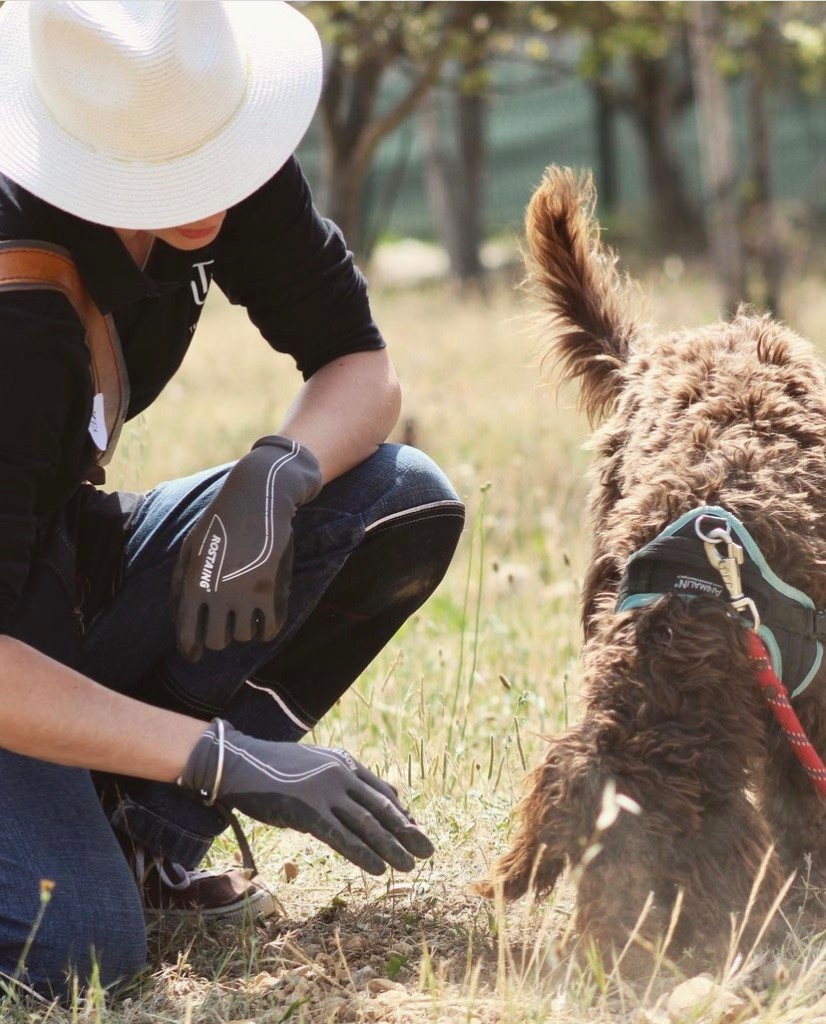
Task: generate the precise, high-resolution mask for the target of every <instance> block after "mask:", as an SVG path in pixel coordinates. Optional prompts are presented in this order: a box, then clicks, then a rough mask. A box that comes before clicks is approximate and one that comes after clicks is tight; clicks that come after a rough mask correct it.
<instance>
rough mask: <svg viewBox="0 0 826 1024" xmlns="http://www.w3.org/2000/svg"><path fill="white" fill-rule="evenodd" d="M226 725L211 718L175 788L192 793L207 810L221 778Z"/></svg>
mask: <svg viewBox="0 0 826 1024" xmlns="http://www.w3.org/2000/svg"><path fill="white" fill-rule="evenodd" d="M226 729H227V725H226V723H225V722H224V721H223V719H221V718H214V719H213V720H212V721H211V722H210V723H209V728H208V729H207V730H206V732H204V734H203V735H202V736H201V738H200V739H199V740H198V742H197V743H196V744H195V746H194V748H193V750H192V753H191V754H190V755H189V759H188V760H187V762H186V765H185V766H184V770H183V772H182V773H181V777H180V778H179V779H178V785H179V786H181V788H182V789H190V790H194V791H195V792H196V793H197V794H198V795H199V796H200V797H201V799H202V800H203V802H204V803H205V804H206V806H207V807H211V806H212V805H213V804H214V803H215V801H216V799H217V797H218V796H219V794H220V792H221V783H222V782H223V777H224V758H225V754H226V746H225V744H226Z"/></svg>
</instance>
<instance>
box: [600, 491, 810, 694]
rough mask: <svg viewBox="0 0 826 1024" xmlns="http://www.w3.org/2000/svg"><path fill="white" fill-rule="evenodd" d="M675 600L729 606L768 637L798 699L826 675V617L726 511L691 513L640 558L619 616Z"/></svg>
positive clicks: (632, 564)
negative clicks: (825, 663) (823, 667)
mask: <svg viewBox="0 0 826 1024" xmlns="http://www.w3.org/2000/svg"><path fill="white" fill-rule="evenodd" d="M669 593H671V594H676V595H677V596H678V597H683V598H692V597H716V598H721V599H723V600H724V601H727V602H728V603H729V604H730V605H731V607H732V608H734V609H735V610H736V611H737V612H738V613H739V614H740V616H741V618H742V619H743V622H744V625H747V626H748V627H749V628H750V629H752V630H754V631H755V632H756V633H757V634H758V635H759V636H760V639H761V640H762V641H763V643H764V644H765V645H766V647H767V648H768V650H769V654H770V655H771V664H772V668H773V669H774V671H775V672H776V674H777V675H778V676H779V678H780V679H782V680H783V682H784V684H785V685H786V687H787V688H788V689H789V690H790V691H791V695H792V697H797V696H798V694H800V693H802V692H803V691H804V690H805V689H806V687H807V686H808V685H809V683H810V682H811V681H812V679H813V677H814V675H815V673H816V672H817V670H818V669H819V668H820V663H821V661H822V660H823V643H822V641H823V640H824V639H826V611H824V610H822V609H821V610H819V609H817V608H815V605H814V602H813V601H812V599H811V598H810V597H809V596H808V594H804V593H803V591H802V590H797V589H796V588H795V587H791V586H789V584H788V583H784V582H783V580H781V579H780V578H779V577H778V576H777V575H775V573H774V572H772V570H771V568H770V567H769V565H768V563H767V562H766V559H765V558H764V557H763V554H762V553H761V551H760V548H759V547H758V546H757V544H756V542H755V540H754V538H753V537H752V536H751V534H750V533H749V532H748V530H747V529H746V528H745V526H744V525H743V524H742V523H741V522H740V520H739V519H738V518H737V517H736V516H734V515H732V514H731V512H727V511H726V510H725V509H723V508H719V507H717V506H715V505H705V506H703V507H702V508H696V509H693V510H692V511H691V512H687V513H686V514H685V515H684V516H681V517H680V518H679V519H678V520H677V521H676V522H675V523H672V524H671V525H670V526H667V527H666V528H665V529H664V530H663V531H662V533H660V534H658V535H657V536H656V537H655V538H654V540H652V541H651V543H650V544H646V545H645V547H643V548H640V550H639V551H637V552H636V553H635V554H633V555H632V556H631V558H630V559H629V560H628V564H627V565H626V567H625V574H624V575H623V578H622V581H621V582H620V593H619V599H618V602H617V611H627V610H628V609H629V608H640V607H643V606H644V605H647V604H651V603H652V602H653V601H655V600H656V599H657V598H658V597H661V596H662V595H663V594H669Z"/></svg>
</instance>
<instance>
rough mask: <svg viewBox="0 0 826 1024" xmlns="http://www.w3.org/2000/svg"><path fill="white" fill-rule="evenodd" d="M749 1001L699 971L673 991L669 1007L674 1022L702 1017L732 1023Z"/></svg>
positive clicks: (682, 1023)
mask: <svg viewBox="0 0 826 1024" xmlns="http://www.w3.org/2000/svg"><path fill="white" fill-rule="evenodd" d="M745 1005H746V1004H745V1002H744V1000H742V999H740V998H739V997H738V996H736V995H734V993H733V992H729V991H728V990H727V989H724V988H722V987H721V986H720V985H718V984H717V983H716V982H715V981H713V980H712V979H711V978H710V977H709V976H708V975H707V974H698V975H697V976H696V977H695V978H689V979H688V981H684V982H683V983H682V984H680V985H678V986H677V987H676V988H675V989H674V990H673V991H672V992H671V995H669V997H668V1001H667V1002H666V1007H665V1008H666V1012H667V1014H668V1019H669V1021H670V1022H671V1024H684V1022H687V1021H696V1020H699V1019H701V1017H702V1019H705V1020H713V1021H715V1022H717V1024H731V1022H732V1021H734V1020H736V1019H737V1017H738V1016H739V1015H740V1013H741V1012H742V1011H743V1009H744V1008H745Z"/></svg>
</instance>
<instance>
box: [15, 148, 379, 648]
mask: <svg viewBox="0 0 826 1024" xmlns="http://www.w3.org/2000/svg"><path fill="white" fill-rule="evenodd" d="M0 240H2V241H13V240H27V241H42V242H48V243H51V244H56V245H60V246H62V247H64V248H65V249H67V250H68V251H69V253H70V254H71V256H72V258H73V260H74V262H75V264H76V265H77V267H78V270H79V271H80V274H81V276H82V278H83V280H84V283H85V284H86V287H87V288H88V290H89V292H90V294H91V295H92V298H93V299H94V300H95V302H96V303H97V305H98V307H99V308H100V310H101V312H102V313H104V314H109V313H111V314H112V315H113V317H114V320H115V324H116V326H117V328H118V332H119V334H120V339H121V343H122V346H123V353H124V357H125V361H126V366H127V370H128V374H129V382H130V389H131V397H130V404H129V410H128V417H127V418H131V417H133V416H136V415H137V414H138V413H139V412H141V411H142V410H143V409H145V408H146V407H147V406H148V405H150V404H151V403H152V402H153V401H154V400H155V399H156V398H157V397H158V395H159V394H160V393H161V391H162V390H163V388H164V387H165V385H166V384H167V383H168V381H169V380H170V378H171V377H172V376H173V375H174V373H175V372H176V370H177V369H178V368H179V366H180V365H181V362H182V361H183V358H184V356H185V355H186V352H187V349H188V347H189V344H190V341H191V338H192V335H193V333H194V331H195V328H196V326H197V323H198V319H199V317H200V315H201V310H202V308H203V302H204V298H205V297H206V290H207V288H208V286H209V282H210V281H211V280H212V279H214V280H215V282H216V283H217V284H218V286H219V287H220V288H221V290H222V291H223V292H224V293H225V294H226V295H227V297H228V298H229V300H230V301H231V302H233V303H237V304H240V305H242V306H244V307H246V309H247V312H248V314H249V316H250V319H251V320H252V321H253V323H254V324H255V325H256V326H257V327H258V329H259V330H260V332H261V334H262V335H263V337H264V338H265V339H266V340H267V342H269V344H270V345H271V346H272V348H274V349H276V350H278V351H279V352H285V353H287V354H289V355H290V356H292V357H293V359H294V360H295V362H296V364H297V366H298V369H299V370H300V372H301V373H302V374H303V376H304V378H305V379H307V378H308V377H310V376H312V374H313V373H314V372H315V371H316V370H317V369H319V367H321V366H323V365H324V364H325V363H328V362H330V361H331V360H333V359H336V358H338V357H339V356H341V355H344V354H347V353H350V352H359V351H368V350H375V349H380V348H383V347H384V342H383V340H382V338H381V335H380V334H379V331H378V328H377V327H376V325H375V323H374V322H373V318H372V315H371V313H370V308H369V303H368V300H367V294H366V288H365V283H364V280H363V278H362V276H361V274H360V273H359V271H358V269H357V268H356V267H355V266H354V264H353V260H352V256H351V254H350V253H348V251H347V249H346V247H345V244H344V241H343V239H342V237H341V233H340V232H339V231H338V229H337V228H336V227H335V225H333V224H332V223H331V222H329V221H327V220H324V219H323V218H321V217H320V216H319V215H318V213H317V212H316V210H315V208H314V207H313V203H312V198H311V195H310V190H309V188H308V186H307V183H306V181H305V179H304V176H303V175H302V173H301V170H300V168H299V166H298V164H297V162H296V161H295V159H291V160H290V161H288V163H287V164H286V165H285V166H284V167H283V168H282V169H281V170H280V171H279V172H278V173H277V174H276V175H275V176H274V177H273V178H272V179H271V180H270V181H268V182H267V183H266V184H265V185H263V186H262V187H261V188H260V189H259V190H258V191H257V192H255V193H253V195H251V196H249V197H248V198H247V199H245V200H244V201H243V202H241V203H239V204H238V205H237V206H234V207H232V208H231V209H230V210H229V211H228V212H227V216H226V219H225V221H224V224H223V227H222V228H221V232H220V234H219V236H218V238H217V239H216V240H215V241H214V242H212V243H211V244H210V245H209V246H206V247H204V248H200V249H197V250H195V251H190V252H183V251H181V250H177V249H174V248H172V247H171V246H168V245H165V244H164V243H163V242H162V241H160V240H156V242H155V245H154V246H153V248H152V251H151V254H150V257H149V260H148V262H147V265H146V267H145V269H144V270H141V269H139V268H138V266H137V265H136V263H135V262H134V260H133V259H132V257H131V256H130V255H129V253H128V252H127V250H126V248H125V247H124V245H123V243H122V242H121V241H120V239H119V238H118V236H117V234H116V232H115V231H114V230H112V229H111V228H107V227H103V226H101V225H98V224H92V223H90V222H89V221H85V220H81V219H80V218H78V217H75V216H72V215H71V214H68V213H65V212H64V211H62V210H58V209H56V208H55V207H53V206H50V205H49V204H48V203H45V202H43V201H42V200H41V199H38V198H37V197H35V196H33V195H32V194H31V193H29V192H27V191H26V190H25V189H23V188H21V187H20V186H19V185H17V184H15V183H14V182H12V181H9V180H8V179H7V178H5V177H3V176H2V175H0ZM230 365H231V364H230ZM92 399H93V395H92V386H91V378H90V372H89V354H88V350H87V347H86V344H85V341H84V332H83V327H82V325H81V323H80V321H79V319H78V317H77V315H76V314H75V312H74V310H73V308H72V306H71V305H70V303H69V302H68V300H67V299H66V298H64V297H63V296H62V295H60V294H59V293H57V292H52V291H12V292H2V293H0V632H6V631H7V630H8V626H9V622H10V619H11V616H12V615H13V613H14V609H15V607H16V604H17V602H18V600H19V597H20V594H21V592H22V589H23V587H24V584H25V581H26V578H27V576H28V574H29V570H30V565H31V558H32V553H33V550H34V545H35V540H36V537H37V534H38V524H39V523H40V522H41V521H42V520H43V518H44V517H46V516H48V515H49V514H51V513H53V512H54V511H55V510H56V509H57V508H58V507H59V506H60V505H61V504H63V503H65V502H67V501H68V500H69V499H70V498H71V496H72V495H73V494H74V493H75V492H76V491H77V489H78V487H79V486H80V484H81V482H82V481H83V480H84V478H85V476H86V473H87V471H88V469H89V468H90V466H91V464H92V462H93V459H94V454H95V448H94V446H93V444H92V442H91V439H90V437H89V433H88V426H89V421H90V417H91V412H92Z"/></svg>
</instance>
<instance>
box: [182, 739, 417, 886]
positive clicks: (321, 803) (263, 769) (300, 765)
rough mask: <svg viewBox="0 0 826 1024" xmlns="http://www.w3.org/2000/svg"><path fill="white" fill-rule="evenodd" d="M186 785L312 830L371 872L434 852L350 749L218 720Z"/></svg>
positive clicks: (192, 761) (271, 820)
mask: <svg viewBox="0 0 826 1024" xmlns="http://www.w3.org/2000/svg"><path fill="white" fill-rule="evenodd" d="M178 785H179V786H182V787H183V788H184V789H188V790H194V791H195V792H196V793H198V794H199V795H200V796H201V797H202V798H203V799H204V800H205V801H206V803H208V804H212V803H215V802H216V800H217V802H218V803H220V804H222V805H223V806H224V807H227V808H237V809H238V810H239V811H241V812H243V813H244V814H247V815H249V816H250V817H251V818H255V819H257V820H258V821H262V822H264V823H265V824H267V825H278V826H279V827H281V828H292V829H295V830H296V831H298V832H309V833H310V834H311V835H313V836H315V837H316V839H320V840H321V841H322V842H323V843H326V844H327V845H328V846H331V847H332V848H333V849H334V850H337V851H338V852H339V853H340V854H342V855H343V856H344V857H346V858H347V859H348V860H350V861H352V862H353V863H354V864H357V865H358V866H359V867H360V868H363V869H364V870H365V871H368V872H369V873H370V874H371V875H381V874H383V873H384V870H385V867H386V865H387V864H389V865H390V866H391V867H394V868H396V869H398V870H399V871H411V870H412V869H413V868H414V867H415V865H416V861H415V860H414V857H429V856H430V855H431V854H432V853H433V846H432V844H431V842H430V840H429V839H428V838H427V836H426V835H425V834H424V832H422V831H421V830H420V829H419V828H417V827H416V824H415V823H414V821H413V819H412V818H411V817H410V815H409V814H408V813H407V812H406V811H405V810H404V809H403V808H402V806H401V804H400V803H399V798H398V794H397V793H396V791H395V789H393V787H392V786H390V785H388V784H387V783H386V782H382V780H381V779H380V778H378V776H376V775H374V774H373V773H372V772H371V771H369V770H368V769H367V768H365V767H364V766H363V765H361V764H359V763H358V761H356V760H354V758H352V757H351V756H350V754H348V753H347V751H346V750H339V749H337V750H329V749H327V748H326V747H312V746H308V745H305V744H298V743H270V742H268V741H266V740H256V739H252V737H250V736H245V735H244V734H243V733H241V732H238V731H237V730H236V729H233V728H232V726H231V725H229V724H228V723H227V722H224V721H223V720H221V719H215V720H214V721H213V722H212V723H211V724H210V726H209V728H208V729H207V731H206V732H205V733H204V734H203V736H202V737H201V738H200V739H199V740H198V742H197V743H196V744H195V749H194V750H193V751H192V753H191V754H190V755H189V760H188V761H187V763H186V767H185V768H184V771H183V774H182V775H181V777H180V779H178Z"/></svg>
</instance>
